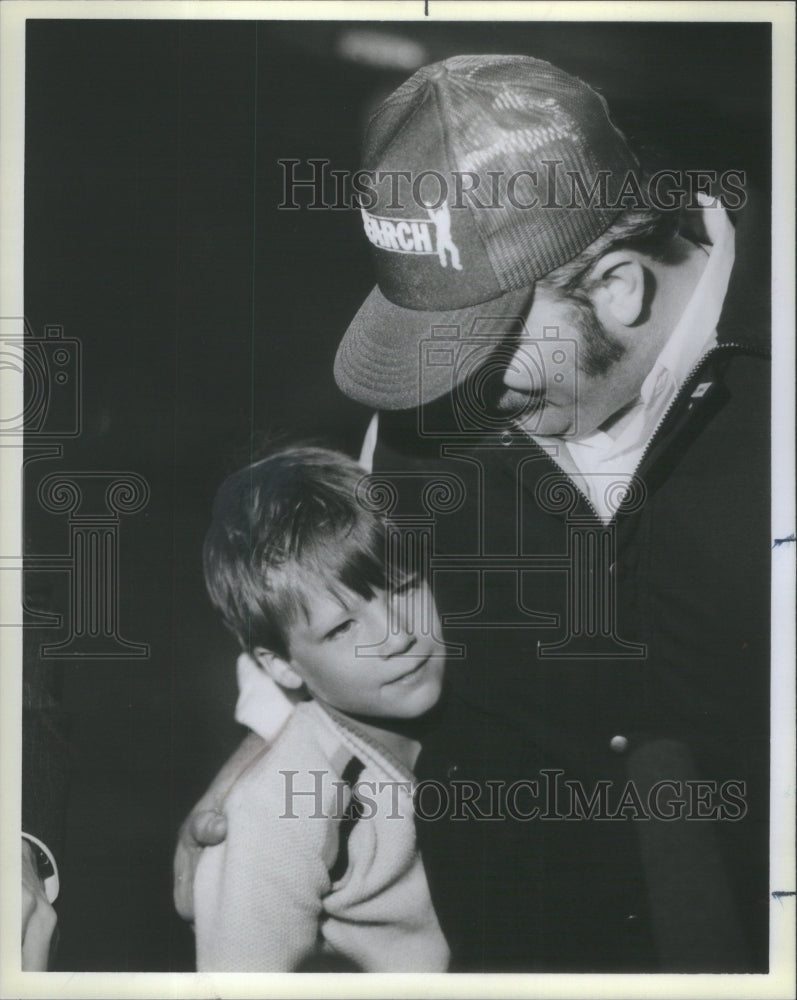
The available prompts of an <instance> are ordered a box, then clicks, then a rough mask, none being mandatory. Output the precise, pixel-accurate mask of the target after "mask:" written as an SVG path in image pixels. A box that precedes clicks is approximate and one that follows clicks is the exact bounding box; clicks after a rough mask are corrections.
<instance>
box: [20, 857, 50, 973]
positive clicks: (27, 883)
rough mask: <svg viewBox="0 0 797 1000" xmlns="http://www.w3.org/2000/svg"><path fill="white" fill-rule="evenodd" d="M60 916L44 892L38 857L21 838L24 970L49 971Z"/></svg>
mask: <svg viewBox="0 0 797 1000" xmlns="http://www.w3.org/2000/svg"><path fill="white" fill-rule="evenodd" d="M57 924H58V917H57V916H56V912H55V910H54V909H53V907H52V904H51V903H50V902H49V901H48V899H47V896H46V895H45V892H44V883H43V882H42V880H41V878H40V877H39V871H38V868H37V865H36V857H35V855H34V853H33V848H32V847H31V845H30V844H29V843H28V841H27V840H24V839H23V840H22V970H23V972H46V971H47V966H48V964H49V961H50V952H51V949H52V946H53V939H54V935H55V930H56V926H57Z"/></svg>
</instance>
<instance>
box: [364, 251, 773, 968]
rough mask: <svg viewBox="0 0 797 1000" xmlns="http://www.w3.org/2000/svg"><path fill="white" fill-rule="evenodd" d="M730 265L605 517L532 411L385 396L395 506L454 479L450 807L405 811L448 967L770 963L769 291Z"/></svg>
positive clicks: (445, 558)
mask: <svg viewBox="0 0 797 1000" xmlns="http://www.w3.org/2000/svg"><path fill="white" fill-rule="evenodd" d="M744 277H745V263H744V261H743V260H740V259H739V254H738V252H737V265H736V267H735V269H734V275H733V277H732V282H731V286H730V288H729V291H728V295H727V297H726V302H725V307H724V311H723V316H722V319H721V321H720V324H719V326H718V334H719V341H720V346H719V347H718V348H717V349H716V350H715V351H713V352H712V353H711V354H710V355H709V356H708V357H706V358H705V359H704V360H703V362H702V363H701V364H700V365H699V367H698V368H697V369H695V370H694V371H693V372H692V374H691V376H690V377H689V379H688V380H687V382H686V384H685V385H684V386H683V387H682V389H681V391H680V393H679V395H678V398H677V400H676V402H675V404H674V405H673V406H672V407H671V408H670V410H669V411H668V415H667V417H666V418H665V421H664V422H663V424H662V426H661V427H660V429H659V431H658V433H657V434H656V436H655V439H654V441H653V442H652V443H651V445H650V446H649V448H648V450H647V452H646V454H645V456H644V458H643V461H642V463H641V465H640V467H639V469H638V470H637V474H636V476H637V480H638V486H637V489H636V490H635V491H632V495H631V496H630V497H629V500H628V501H627V502H626V504H625V505H624V507H622V508H621V509H620V511H619V513H618V514H617V515H616V517H615V519H614V521H613V522H612V524H611V525H610V526H609V527H608V528H607V527H606V526H604V525H602V523H601V522H600V520H599V519H598V518H597V516H596V514H595V513H594V511H593V510H592V508H591V507H590V505H589V503H588V502H587V500H586V499H585V498H584V497H583V495H581V494H580V493H579V492H578V491H577V490H576V489H575V487H574V486H573V485H572V484H570V483H569V480H567V479H566V477H565V476H564V474H563V473H562V472H561V470H560V469H559V467H558V466H557V465H556V464H555V463H554V462H553V461H552V459H551V458H550V457H549V456H548V455H546V454H545V453H543V452H542V451H541V450H540V449H539V448H538V447H537V446H536V445H535V444H534V442H533V441H531V440H530V439H529V438H527V437H526V436H525V435H523V434H520V433H517V432H514V431H511V430H510V429H509V428H500V427H498V426H493V427H491V428H490V429H489V430H485V431H484V432H483V433H480V434H473V433H470V434H467V435H463V434H461V433H460V432H459V431H458V428H461V427H462V426H463V425H464V424H465V423H466V421H464V420H463V417H462V413H461V411H460V410H458V409H457V406H458V404H457V402H456V399H454V398H453V397H451V396H449V397H446V398H445V399H444V400H441V401H438V402H436V403H433V404H431V405H430V406H429V407H426V408H425V410H424V411H423V412H422V413H421V414H420V415H419V414H414V413H413V414H407V413H396V414H382V415H381V416H380V436H379V441H378V444H377V450H376V453H375V456H374V470H375V472H378V473H386V474H388V475H390V476H391V477H392V479H393V481H394V482H395V483H396V484H397V486H398V488H399V502H398V505H397V508H396V511H395V512H394V513H398V514H399V515H401V514H402V513H404V514H414V515H418V514H419V508H418V496H420V493H419V491H418V486H419V484H424V485H425V484H426V483H427V482H428V481H431V480H433V479H434V477H435V476H437V477H438V478H439V477H440V475H441V474H443V476H444V477H445V476H446V475H447V476H448V477H449V479H448V483H449V485H450V484H451V482H453V481H456V482H457V483H458V484H459V487H460V489H461V492H462V497H461V501H462V502H461V504H460V505H459V506H458V507H456V503H454V504H451V505H449V506H451V507H456V509H453V510H450V511H448V512H438V513H436V514H434V528H433V556H432V568H433V571H434V589H435V593H436V596H437V600H438V605H439V608H440V610H441V612H442V613H443V615H444V616H448V625H447V626H446V630H445V638H446V640H447V641H448V642H449V643H452V644H456V643H459V644H462V645H464V646H465V647H466V649H465V655H464V656H461V657H457V656H456V655H452V657H451V659H450V661H449V666H448V683H449V693H448V699H447V701H446V703H445V706H444V709H443V712H442V718H441V721H440V724H439V725H437V726H436V727H434V728H433V730H432V732H431V733H430V734H429V735H428V736H427V737H426V738H425V741H424V751H423V753H422V755H421V758H420V760H419V763H418V775H419V778H420V779H421V782H422V783H423V782H424V781H431V780H434V781H436V782H442V783H444V785H445V792H444V797H447V798H448V802H449V803H450V805H451V807H452V808H451V809H450V810H449V811H448V812H447V813H444V814H442V816H441V818H440V819H437V820H436V821H435V820H433V819H432V818H431V813H433V812H435V811H439V812H441V813H442V810H435V808H434V807H424V805H423V801H422V800H419V805H420V807H421V808H420V809H419V819H418V831H419V838H420V842H421V846H422V850H423V852H424V858H425V862H426V867H427V872H428V874H429V878H430V883H431V887H432V893H433V898H434V900H435V905H436V906H437V908H438V912H439V916H440V919H441V923H442V925H443V928H444V930H445V931H446V933H447V935H448V936H449V939H450V944H451V946H452V950H453V952H454V956H455V958H454V960H455V968H461V969H495V970H505V969H506V970H508V969H518V970H531V969H541V970H546V969H547V970H562V969H563V970H572V971H579V970H584V971H588V970H606V971H611V970H617V971H633V970H635V969H668V970H679V971H697V970H704V971H718V970H728V971H730V970H738V969H746V970H750V969H757V970H761V969H765V968H766V964H767V940H768V937H767V920H768V898H767V897H768V875H767V873H768V846H767V845H768V839H767V838H768V816H767V812H768V759H769V553H770V544H771V543H770V537H769V536H770V527H769V523H770V504H769V481H770V477H769V464H770V463H769V451H770V431H769V413H770V406H769V370H768V369H769V364H768V354H767V346H766V336H765V335H764V334H765V331H766V330H767V329H768V314H767V309H766V294H765V292H763V291H762V293H761V294H760V295H754V294H753V293H752V291H751V287H750V283H749V282H747V283H745V282H744ZM758 287H761V286H758ZM419 416H420V420H419V419H418V418H419ZM418 428H421V431H420V432H419V430H418ZM470 429H471V430H472V429H473V428H470ZM408 473H411V475H408ZM452 477H453V478H452ZM568 484H569V485H568ZM421 492H422V491H421ZM411 494H412V496H411ZM429 495H430V494H428V493H427V494H426V497H427V505H426V509H427V510H428V509H429V505H428V498H429ZM420 513H421V514H423V511H421V512H420ZM407 523H410V522H407ZM452 557H462V559H461V564H457V561H456V559H454V558H452ZM496 557H504V560H503V562H502V561H501V559H500V558H496ZM518 557H520V558H518ZM591 601H592V602H593V603H592V604H591V603H590V602H591ZM452 616H453V617H452ZM463 616H469V618H468V620H467V621H463ZM453 619H456V621H454V620H453ZM444 624H445V621H444ZM452 652H454V654H456V651H453V650H452ZM533 780H536V781H537V786H535V787H533V786H516V790H515V792H514V793H513V794H514V798H512V796H511V795H510V799H511V802H510V801H509V800H507V801H504V802H503V803H501V802H500V801H499V802H498V804H496V802H497V799H496V796H500V794H502V793H499V791H498V788H499V786H500V787H502V788H503V789H504V790H506V789H507V788H509V787H511V785H512V783H513V782H517V781H526V782H528V781H533ZM629 781H630V782H631V783H632V786H633V787H632V788H631V789H630V790H629V787H628V783H629ZM662 781H666V782H671V783H672V784H667V785H664V786H661V785H659V784H658V783H659V782H662ZM488 782H492V783H493V784H492V786H491V785H489V784H488ZM562 782H574V783H577V785H578V788H579V789H580V792H581V795H582V798H581V799H580V800H579V798H578V793H577V792H576V791H575V790H574V789H573V786H572V785H563V784H561V783H562ZM601 782H603V783H604V785H603V786H601V785H600V783H601ZM698 782H703V784H698ZM463 783H469V784H463ZM706 783H708V784H706ZM457 784H458V787H456V786H457ZM554 785H556V787H557V789H559V790H560V793H561V794H560V798H559V800H557V801H556V802H552V794H553V793H552V789H553V787H554ZM601 787H603V788H604V789H605V795H606V799H605V808H604V804H603V803H602V800H601V799H600V798H598V799H596V800H595V803H596V804H595V805H594V808H593V811H592V813H590V808H589V797H590V796H591V795H592V794H593V793H594V792H595V790H596V788H601ZM466 789H470V790H466ZM546 789H548V793H549V794H547V795H546V793H545V790H546ZM427 790H428V789H427ZM488 792H489V793H490V794H489V795H488ZM476 794H478V797H477V798H476V799H474V803H473V805H470V806H467V805H463V803H462V800H463V796H464V797H465V798H468V797H470V796H472V795H476ZM503 794H505V792H504V793H503ZM600 794H604V792H603V791H601V793H600ZM524 795H525V798H524V797H523V796H524ZM668 796H671V797H673V798H675V799H679V800H680V801H682V802H683V803H684V804H683V805H682V806H680V807H679V808H681V810H682V818H681V819H678V818H675V819H672V820H670V819H664V818H662V817H661V815H660V814H662V813H663V814H664V815H669V812H670V811H671V810H670V805H671V803H670V800H669V799H668ZM579 801H580V805H579ZM457 803H458V804H459V808H458V809H457ZM668 803H670V805H668ZM535 805H536V806H537V807H538V808H539V810H540V814H541V815H538V816H536V817H534V818H531V819H525V818H522V817H521V815H520V814H521V813H526V814H528V813H529V812H530V811H531V810H532V808H533V806H535ZM676 806H677V803H676ZM621 807H624V808H621ZM651 808H653V810H654V812H655V811H656V810H658V812H657V813H656V815H653V816H651V815H650V811H651ZM546 809H547V811H548V812H547V816H546V817H545V818H543V815H542V814H545V812H546ZM491 810H492V812H493V813H497V815H498V817H499V818H495V816H493V818H491V819H487V818H485V817H486V816H488V815H490V814H491ZM618 810H619V812H618ZM452 814H454V815H453V817H452ZM460 814H461V815H460ZM598 814H601V818H598ZM607 815H608V816H614V817H615V818H606V817H607ZM563 816H572V817H573V818H571V819H564V818H561V817H563Z"/></svg>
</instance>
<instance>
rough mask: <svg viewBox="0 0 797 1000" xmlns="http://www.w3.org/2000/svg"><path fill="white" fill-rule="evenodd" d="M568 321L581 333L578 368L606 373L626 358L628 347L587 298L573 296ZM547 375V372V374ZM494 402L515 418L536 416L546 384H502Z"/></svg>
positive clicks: (590, 374) (592, 373)
mask: <svg viewBox="0 0 797 1000" xmlns="http://www.w3.org/2000/svg"><path fill="white" fill-rule="evenodd" d="M568 305H569V308H568V313H567V318H568V322H569V323H570V325H571V327H572V328H573V330H574V331H576V332H577V333H578V335H579V344H578V354H577V357H576V368H577V370H578V371H579V372H580V373H581V374H583V375H586V376H588V377H592V378H595V377H599V376H601V375H606V374H607V373H608V372H610V371H611V369H612V368H613V367H614V366H615V365H616V364H617V363H618V362H619V361H620V360H621V359H622V357H623V356H624V355H625V353H626V351H627V348H626V347H625V346H624V345H623V344H621V343H620V342H619V341H618V340H615V338H614V337H613V336H612V335H611V334H610V333H609V332H608V330H606V328H605V327H604V326H603V324H602V323H601V322H600V320H599V319H598V316H597V314H596V312H595V309H594V307H593V305H592V303H591V302H590V300H589V299H587V298H575V297H571V298H570V299H569V303H568ZM543 376H544V373H543ZM494 388H495V390H497V391H496V394H495V397H494V401H493V405H494V407H495V409H496V411H497V412H498V413H501V414H504V415H511V416H513V417H515V418H517V417H519V416H521V415H522V416H523V417H525V418H527V417H530V416H533V415H534V413H536V412H537V411H538V410H540V409H541V408H542V407H543V406H544V404H545V397H546V386H545V385H542V384H541V385H535V384H534V383H533V381H531V382H530V385H529V389H528V391H527V392H524V391H521V390H517V389H509V388H507V386H505V385H503V384H501V385H500V386H498V385H495V386H494Z"/></svg>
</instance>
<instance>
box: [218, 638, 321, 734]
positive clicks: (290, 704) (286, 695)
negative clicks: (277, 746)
mask: <svg viewBox="0 0 797 1000" xmlns="http://www.w3.org/2000/svg"><path fill="white" fill-rule="evenodd" d="M236 672H237V675H238V701H237V702H236V705H235V721H236V722H240V723H241V725H242V726H246V727H247V728H248V729H251V730H252V732H253V733H257V735H258V736H259V737H260V738H261V739H263V740H265V741H266V742H267V743H271V742H272V741H273V740H274V738H275V737H276V736H277V734H278V733H279V731H280V730H281V729H282V727H283V726H284V725H285V723H286V722H287V721H288V719H289V718H290V716H291V714H292V712H293V710H294V708H295V707H296V706H297V705H298V704H299V703H300V702H301V701H304V700H305V699H304V695H302V694H301V693H300V692H298V691H297V692H296V694H295V695H294V694H292V693H290V692H288V691H286V690H285V688H282V687H280V686H279V684H277V683H275V682H274V681H273V680H272V679H271V678H270V677H269V676H268V674H267V673H266V672H265V671H264V670H263V669H262V668H261V667H260V665H259V664H258V662H257V660H255V658H254V657H253V656H250V655H249V653H241V655H240V656H239V657H238V662H237V664H236Z"/></svg>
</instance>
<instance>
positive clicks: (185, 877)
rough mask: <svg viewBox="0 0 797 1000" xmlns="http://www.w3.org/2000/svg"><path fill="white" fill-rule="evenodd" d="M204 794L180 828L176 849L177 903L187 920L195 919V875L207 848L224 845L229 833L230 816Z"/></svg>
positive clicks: (177, 907) (175, 903)
mask: <svg viewBox="0 0 797 1000" xmlns="http://www.w3.org/2000/svg"><path fill="white" fill-rule="evenodd" d="M209 799H211V797H210V796H209V795H205V796H203V798H201V799H200V800H199V802H198V803H197V804H196V806H194V810H193V812H192V813H191V814H190V816H189V817H188V819H186V821H185V822H184V823H183V825H182V826H181V827H180V832H179V833H178V835H177V850H176V851H175V852H174V905H175V907H176V909H177V912H178V913H179V914H180V916H181V917H182V918H183V920H193V919H194V875H195V874H196V866H197V865H198V864H199V857H200V854H201V852H202V848H203V847H213V846H214V844H220V843H221V842H222V841H223V840H224V838H225V837H226V836H227V819H226V817H225V815H224V813H223V812H220V811H217V810H216V809H214V808H212V807H211V808H208V806H209V805H210V806H212V800H211V801H208V800H209Z"/></svg>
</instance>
